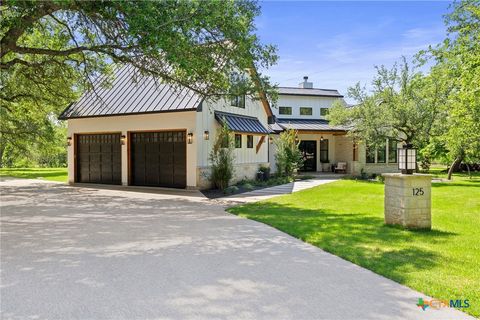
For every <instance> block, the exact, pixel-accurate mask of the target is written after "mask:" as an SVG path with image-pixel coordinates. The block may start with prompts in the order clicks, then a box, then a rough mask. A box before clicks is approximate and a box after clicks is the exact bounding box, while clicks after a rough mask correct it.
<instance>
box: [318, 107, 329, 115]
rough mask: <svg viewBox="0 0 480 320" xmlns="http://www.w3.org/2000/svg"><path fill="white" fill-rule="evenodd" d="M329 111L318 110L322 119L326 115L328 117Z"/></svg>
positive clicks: (324, 109)
mask: <svg viewBox="0 0 480 320" xmlns="http://www.w3.org/2000/svg"><path fill="white" fill-rule="evenodd" d="M329 111H330V110H328V108H320V115H321V116H322V117H325V116H326V115H328V112H329Z"/></svg>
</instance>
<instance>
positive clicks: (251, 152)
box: [195, 97, 269, 189]
mask: <svg viewBox="0 0 480 320" xmlns="http://www.w3.org/2000/svg"><path fill="white" fill-rule="evenodd" d="M245 100H246V101H245V108H238V107H234V106H231V105H230V101H227V100H223V99H220V100H218V101H204V102H203V105H202V111H198V112H197V118H196V124H197V125H196V128H197V129H196V134H195V136H196V137H197V142H198V148H197V161H198V164H197V186H198V187H199V188H201V189H205V188H209V187H211V184H210V181H209V179H208V176H209V174H210V169H209V168H210V166H211V163H210V161H209V159H208V158H209V154H210V151H211V150H212V148H213V145H214V144H215V139H216V136H217V130H218V129H219V128H220V124H219V123H218V121H217V120H216V119H215V114H214V112H215V110H218V111H223V112H228V113H234V114H239V115H246V116H252V117H256V118H258V119H259V121H260V122H261V123H262V124H263V126H264V127H265V128H267V124H268V116H267V114H266V112H265V109H264V108H263V105H262V103H261V102H260V101H258V100H252V99H249V98H248V97H247V98H246V99H245ZM205 131H208V132H209V140H205V139H204V132H205ZM248 134H249V133H242V147H241V148H238V149H237V148H236V149H235V150H234V155H235V174H234V178H233V181H232V182H236V181H239V180H241V179H244V178H248V179H252V178H254V177H255V174H256V172H257V171H258V168H259V166H261V165H265V166H268V165H269V163H268V137H265V139H264V142H263V143H262V145H261V147H260V149H259V150H258V153H257V144H258V142H259V140H260V138H261V136H260V135H258V134H257V135H255V134H253V148H247V135H248Z"/></svg>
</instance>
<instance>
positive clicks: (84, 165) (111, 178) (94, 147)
mask: <svg viewBox="0 0 480 320" xmlns="http://www.w3.org/2000/svg"><path fill="white" fill-rule="evenodd" d="M76 140H77V142H76V143H77V148H76V149H77V153H76V156H77V158H76V163H77V168H76V169H77V177H76V182H86V183H105V184H121V182H122V157H121V149H122V147H121V142H120V134H119V133H118V134H116V133H109V134H80V135H77V137H76Z"/></svg>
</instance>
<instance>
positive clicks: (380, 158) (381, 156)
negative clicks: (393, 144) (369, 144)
mask: <svg viewBox="0 0 480 320" xmlns="http://www.w3.org/2000/svg"><path fill="white" fill-rule="evenodd" d="M386 159H387V145H386V144H385V143H382V144H381V145H379V146H378V148H377V163H385V162H386Z"/></svg>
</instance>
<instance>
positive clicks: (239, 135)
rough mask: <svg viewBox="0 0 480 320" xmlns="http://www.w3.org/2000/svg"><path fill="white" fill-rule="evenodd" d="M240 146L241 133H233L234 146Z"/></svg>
mask: <svg viewBox="0 0 480 320" xmlns="http://www.w3.org/2000/svg"><path fill="white" fill-rule="evenodd" d="M241 147H242V135H241V134H236V135H235V148H241Z"/></svg>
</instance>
